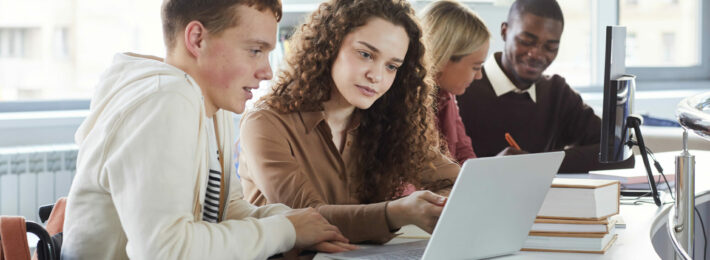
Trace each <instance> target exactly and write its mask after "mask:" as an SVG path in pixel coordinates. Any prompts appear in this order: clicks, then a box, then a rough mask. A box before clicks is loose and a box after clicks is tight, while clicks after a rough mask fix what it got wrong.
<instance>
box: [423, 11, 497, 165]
mask: <svg viewBox="0 0 710 260" xmlns="http://www.w3.org/2000/svg"><path fill="white" fill-rule="evenodd" d="M421 21H422V27H423V29H424V40H425V43H426V44H427V54H428V55H429V57H430V59H431V61H432V65H433V66H432V75H434V80H435V81H436V85H437V86H438V100H437V103H436V104H437V113H436V114H437V123H438V127H439V131H441V135H442V137H443V139H444V140H446V146H448V150H449V153H450V155H451V157H452V158H453V159H455V160H456V161H458V162H459V163H460V164H462V163H463V162H464V161H465V160H466V159H469V158H475V157H476V154H475V153H474V151H473V147H472V145H471V138H469V137H468V136H467V135H466V130H465V129H464V126H463V123H462V122H461V116H459V108H458V105H457V104H456V98H455V96H454V95H461V94H463V93H464V92H465V91H466V88H468V86H470V85H471V83H472V82H473V81H474V80H477V79H480V78H481V75H482V74H481V68H482V66H483V62H484V61H485V59H486V55H487V54H488V47H489V43H490V38H491V34H490V32H489V31H488V29H487V28H486V25H485V24H483V21H482V20H481V19H480V18H479V17H478V16H477V15H476V14H475V13H474V12H473V11H472V10H471V9H469V8H468V7H466V6H463V5H462V4H460V3H458V2H455V1H437V2H434V3H431V4H429V6H427V7H426V8H425V9H424V10H423V12H422V15H421ZM442 146H443V145H442Z"/></svg>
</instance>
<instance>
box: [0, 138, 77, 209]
mask: <svg viewBox="0 0 710 260" xmlns="http://www.w3.org/2000/svg"><path fill="white" fill-rule="evenodd" d="M77 152H78V151H77V147H76V145H73V144H68V145H49V146H33V147H12V148H0V215H15V216H24V217H25V218H26V219H27V220H32V221H35V222H39V216H38V213H37V210H38V209H39V207H40V206H42V205H47V204H52V203H54V202H55V201H56V200H57V199H58V198H60V197H64V196H67V195H68V194H69V187H71V183H72V179H73V178H74V173H75V172H76V156H77Z"/></svg>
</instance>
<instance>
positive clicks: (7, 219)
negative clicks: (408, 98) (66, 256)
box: [0, 197, 66, 260]
mask: <svg viewBox="0 0 710 260" xmlns="http://www.w3.org/2000/svg"><path fill="white" fill-rule="evenodd" d="M65 206H66V198H64V197H62V198H60V199H59V200H57V202H56V203H55V204H51V205H46V206H42V207H40V208H39V218H40V220H41V221H42V223H44V222H45V221H46V222H47V227H46V229H45V228H44V227H42V225H40V224H37V223H35V222H32V221H25V218H23V217H13V216H0V260H30V259H41V260H44V259H49V260H55V259H57V260H58V259H59V257H60V251H61V247H62V231H63V225H64V209H65ZM28 232H29V233H32V234H34V235H35V236H37V238H39V241H38V242H37V247H36V249H35V255H34V256H33V257H31V258H30V250H29V245H28V243H27V233H28Z"/></svg>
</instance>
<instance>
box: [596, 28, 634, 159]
mask: <svg viewBox="0 0 710 260" xmlns="http://www.w3.org/2000/svg"><path fill="white" fill-rule="evenodd" d="M625 59H626V28H625V27H621V26H607V27H606V51H605V54H604V79H603V82H604V103H603V110H602V129H601V143H600V150H601V152H600V154H599V161H600V162H601V163H615V162H621V161H624V160H626V159H629V157H631V156H633V152H632V150H631V147H630V146H629V145H627V141H628V140H629V139H630V136H631V131H627V129H628V128H627V125H626V119H627V118H628V116H629V115H631V114H632V113H633V104H634V92H635V80H634V76H632V75H626V65H625Z"/></svg>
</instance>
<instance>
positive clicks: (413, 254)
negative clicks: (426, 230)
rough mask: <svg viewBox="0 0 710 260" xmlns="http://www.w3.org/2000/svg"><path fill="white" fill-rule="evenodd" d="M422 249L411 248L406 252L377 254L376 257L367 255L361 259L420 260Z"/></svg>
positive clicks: (422, 253)
mask: <svg viewBox="0 0 710 260" xmlns="http://www.w3.org/2000/svg"><path fill="white" fill-rule="evenodd" d="M424 249H425V248H412V249H407V250H399V251H394V252H389V253H384V254H378V255H368V256H366V257H364V258H363V259H371V260H380V259H382V260H385V259H387V260H410V259H411V260H414V259H422V255H424Z"/></svg>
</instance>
